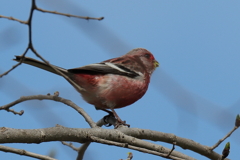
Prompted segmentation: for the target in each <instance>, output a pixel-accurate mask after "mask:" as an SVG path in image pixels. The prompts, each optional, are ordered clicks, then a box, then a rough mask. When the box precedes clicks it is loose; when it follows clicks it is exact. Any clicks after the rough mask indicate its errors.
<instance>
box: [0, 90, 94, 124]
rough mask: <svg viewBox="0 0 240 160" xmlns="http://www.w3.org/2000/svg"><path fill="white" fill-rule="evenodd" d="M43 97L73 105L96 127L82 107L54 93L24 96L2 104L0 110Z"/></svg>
mask: <svg viewBox="0 0 240 160" xmlns="http://www.w3.org/2000/svg"><path fill="white" fill-rule="evenodd" d="M43 99H46V100H54V101H57V102H61V103H64V104H66V105H68V106H70V107H72V108H73V109H75V110H76V111H77V112H78V113H79V114H81V115H82V116H83V117H84V119H85V120H86V122H87V123H88V124H89V125H90V126H91V127H96V124H95V122H94V121H93V120H92V118H91V117H90V116H89V115H88V114H87V113H86V112H85V111H84V110H83V109H82V108H81V107H79V106H77V105H76V104H75V103H73V102H72V101H70V100H68V99H64V98H61V97H58V96H52V95H33V96H22V97H20V98H19V99H17V100H15V101H13V102H11V103H9V104H6V105H4V106H0V110H7V111H10V110H9V108H10V107H12V106H14V105H16V104H18V103H21V102H24V101H28V100H43Z"/></svg>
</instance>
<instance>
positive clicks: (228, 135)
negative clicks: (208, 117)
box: [210, 126, 238, 150]
mask: <svg viewBox="0 0 240 160" xmlns="http://www.w3.org/2000/svg"><path fill="white" fill-rule="evenodd" d="M236 129H238V127H237V126H234V128H233V129H232V130H231V131H230V132H229V133H228V134H227V135H226V136H225V137H223V138H222V139H220V140H219V141H218V142H217V143H216V144H215V145H213V146H212V147H211V148H210V150H214V149H215V148H217V147H218V146H219V145H220V144H221V143H222V142H223V141H224V140H225V139H227V138H228V137H230V136H231V134H232V133H233V132H234V131H235V130H236Z"/></svg>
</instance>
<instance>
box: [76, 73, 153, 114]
mask: <svg viewBox="0 0 240 160" xmlns="http://www.w3.org/2000/svg"><path fill="white" fill-rule="evenodd" d="M83 76H85V77H84V80H83V79H82V77H83ZM86 76H87V78H86ZM74 80H75V82H77V83H78V84H81V87H82V88H84V89H85V90H86V91H83V92H80V93H81V95H82V97H83V99H84V100H85V101H87V102H88V103H90V104H92V105H94V106H95V107H96V108H99V109H111V108H113V109H114V108H122V107H125V106H128V105H130V104H132V103H134V102H136V101H137V100H139V99H140V98H142V96H143V95H144V94H145V93H146V91H147V88H148V83H149V81H148V80H147V82H146V80H145V79H143V78H142V79H133V78H129V77H126V76H121V75H113V74H107V75H94V76H93V75H80V74H79V75H77V76H76V77H75V78H74Z"/></svg>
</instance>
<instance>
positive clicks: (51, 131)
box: [0, 126, 221, 160]
mask: <svg viewBox="0 0 240 160" xmlns="http://www.w3.org/2000/svg"><path fill="white" fill-rule="evenodd" d="M128 130H129V131H128V132H127V131H126V130H125V132H126V133H128V134H129V135H131V132H133V135H134V133H135V135H137V136H136V137H137V138H135V137H131V136H128V135H126V134H124V133H122V132H120V131H118V130H116V129H110V130H108V129H102V128H97V127H96V128H91V129H80V128H66V127H62V126H58V127H53V128H44V129H11V128H4V127H3V128H0V143H41V142H50V141H70V142H79V143H85V142H89V141H92V140H91V138H90V137H91V136H94V137H98V138H100V139H105V140H109V141H113V142H118V143H122V144H127V145H130V146H134V147H138V148H142V149H147V150H151V151H155V152H159V153H163V154H168V153H169V152H170V149H167V148H165V147H163V146H160V145H157V144H153V143H150V142H146V141H143V140H140V139H138V138H141V137H145V139H152V140H154V141H160V139H165V138H166V137H168V139H169V140H168V141H171V140H173V137H172V136H173V134H166V133H165V137H161V136H162V135H163V134H164V133H161V132H156V131H152V132H151V134H149V133H150V132H139V131H147V130H140V129H137V128H135V129H131V128H129V129H128ZM134 130H135V131H134ZM123 132H124V131H123ZM136 133H138V134H136ZM140 133H141V134H140ZM159 134H160V135H159ZM26 137H28V138H26ZM147 137H148V138H147ZM149 137H150V138H149ZM183 140H185V141H184V143H185V142H187V143H190V144H186V146H188V145H189V147H190V146H191V147H193V148H196V146H194V145H198V147H203V148H198V150H197V151H196V152H197V153H200V154H202V153H201V152H199V151H202V150H203V149H205V150H207V151H208V152H209V154H206V153H204V154H205V156H206V157H208V158H210V159H213V160H215V159H218V158H221V155H218V154H217V153H215V152H214V151H210V150H209V149H208V148H207V149H206V148H205V147H204V146H202V145H200V144H197V143H196V142H194V141H192V142H191V140H186V139H183V138H180V137H177V138H174V141H176V142H177V145H179V144H180V145H179V146H181V145H182V143H183ZM164 141H166V139H165V140H164ZM99 143H100V142H99ZM204 154H203V155H204ZM171 156H174V157H178V158H182V159H192V158H191V157H189V156H186V155H184V154H182V153H180V152H177V151H173V152H172V153H171Z"/></svg>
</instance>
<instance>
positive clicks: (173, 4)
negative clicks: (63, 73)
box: [0, 0, 240, 160]
mask: <svg viewBox="0 0 240 160" xmlns="http://www.w3.org/2000/svg"><path fill="white" fill-rule="evenodd" d="M37 5H38V6H39V7H41V8H43V9H48V10H53V11H54V10H57V11H59V12H64V13H70V14H75V15H81V16H92V17H101V16H104V17H105V18H104V20H102V21H94V20H89V21H86V20H82V19H76V18H68V17H63V16H58V15H52V14H48V13H41V12H36V11H35V12H34V18H33V44H34V47H35V48H36V50H37V51H38V53H40V54H41V55H42V56H43V57H44V58H45V59H47V60H48V61H49V62H51V63H52V64H54V65H57V66H61V67H63V68H75V67H79V66H82V65H87V64H90V63H95V62H100V61H103V60H106V59H110V58H113V57H117V56H120V55H123V54H125V53H126V52H128V51H129V50H131V49H133V48H137V47H143V48H146V49H148V50H149V51H151V52H152V53H153V54H154V55H155V58H156V59H157V60H158V61H159V62H160V64H161V65H160V68H157V70H156V72H155V73H154V74H153V76H152V82H151V84H150V87H149V89H148V92H147V93H146V95H145V96H144V97H143V98H142V99H141V100H139V101H138V102H136V103H134V104H133V105H131V106H129V107H126V108H122V109H118V110H117V113H118V114H119V115H120V117H121V118H122V119H123V120H126V121H127V123H129V124H131V127H133V128H135V127H136V128H144V129H152V130H156V131H161V132H166V133H174V134H176V135H177V136H180V137H184V138H189V139H192V140H194V141H196V142H199V143H201V144H203V145H209V146H212V145H213V144H215V143H216V142H217V141H218V140H219V139H220V138H222V137H223V136H224V135H225V134H226V133H228V132H229V131H230V130H231V129H232V128H233V125H234V120H235V117H236V115H237V114H239V113H240V107H239V106H240V81H239V79H240V72H239V68H240V63H239V60H240V32H239V28H240V19H239V15H240V10H239V8H240V2H239V1H223V0H212V1H207V0H202V1H190V0H186V1H176V0H175V1H173V0H172V1H166V0H165V1H164V0H160V1H159V0H158V1H157V0H155V1H141V0H138V1H137V0H132V1H114V2H113V1H106V0H102V1H92V0H89V1H77V0H70V1H64V0H59V1H57V2H56V1H53V0H41V1H37ZM29 8H30V0H29V1H16V0H15V1H14V0H8V1H6V0H5V1H4V0H1V1H0V15H5V16H13V17H15V18H18V19H21V20H27V18H28V14H29ZM27 38H28V35H27V26H25V25H23V24H20V23H18V22H13V21H9V20H6V19H0V54H1V59H0V72H1V73H2V72H3V71H6V70H8V69H9V68H10V67H11V66H12V65H14V64H15V62H14V61H12V60H11V59H13V57H14V55H20V54H22V53H23V52H24V50H25V48H26V46H27V41H28V39H27ZM27 56H29V57H34V58H35V56H34V55H33V54H32V53H31V52H29V53H28V54H27ZM55 91H59V92H60V96H62V97H64V98H67V99H70V100H72V101H73V102H75V103H76V104H78V105H79V106H80V107H82V108H83V109H84V110H85V111H86V112H87V113H88V114H89V115H90V116H91V117H92V118H93V119H94V121H97V120H99V119H100V118H102V117H103V116H104V115H105V113H104V112H102V111H96V110H95V109H94V107H92V106H91V105H89V104H87V103H86V102H84V101H83V100H82V99H81V97H80V96H79V93H77V92H76V91H75V89H74V88H73V87H71V85H70V84H68V82H67V81H66V80H64V79H63V78H61V77H59V76H56V75H53V74H51V73H47V72H45V71H42V70H39V69H37V68H34V67H31V66H28V65H21V66H20V67H18V68H17V69H15V70H14V71H12V72H11V73H10V74H9V75H8V76H5V77H3V78H1V79H0V97H1V98H0V99H1V104H0V105H4V104H7V103H10V102H11V101H14V100H16V99H17V98H19V97H20V96H27V95H37V94H47V93H54V92H55ZM14 109H15V110H22V109H23V110H25V113H24V115H23V116H17V115H13V114H11V113H7V112H5V111H1V112H0V121H1V126H4V127H12V128H25V129H33V128H45V127H53V126H55V125H56V124H60V125H64V126H66V127H75V128H88V125H87V124H86V123H85V121H84V120H83V118H82V117H81V116H80V115H78V114H77V113H76V112H75V111H73V110H72V109H70V108H69V107H67V106H64V105H62V104H60V103H56V102H51V101H29V102H25V103H22V104H19V105H17V106H15V107H14ZM239 133H240V131H239V130H237V131H236V132H234V133H233V135H232V136H231V137H230V138H228V139H227V141H226V142H228V141H230V142H231V153H230V155H229V158H230V159H239V157H240V156H239V154H238V152H239V145H240V138H239V136H237V135H239ZM226 142H225V143H226ZM225 143H224V144H225ZM158 144H161V145H164V146H166V147H169V148H171V145H169V144H163V143H158ZM224 144H222V145H221V146H220V147H219V148H217V149H216V150H215V151H216V152H218V153H221V152H222V148H223V146H224ZM8 146H12V147H16V148H22V149H26V150H28V151H32V152H36V153H39V154H48V152H49V151H50V150H55V151H56V152H57V158H58V159H60V160H65V159H74V158H75V157H76V153H75V152H74V151H72V150H71V149H69V148H67V147H65V146H62V145H61V144H60V143H59V142H55V143H45V144H44V143H43V144H40V145H35V144H32V145H29V144H9V145H8ZM76 146H78V144H76ZM176 150H177V151H182V152H183V153H185V154H188V155H189V156H193V157H194V158H196V159H201V160H203V159H206V158H204V157H202V156H200V155H197V154H195V153H193V152H191V151H185V150H184V151H183V150H182V149H181V148H179V147H176ZM129 151H131V150H129V149H122V148H118V147H114V146H106V145H102V144H96V143H93V144H91V146H90V147H89V149H88V151H87V155H86V156H87V158H86V159H89V160H97V159H99V157H100V158H101V159H121V158H123V159H124V158H126V157H127V152H129ZM132 152H133V155H134V159H138V160H144V159H151V160H155V159H159V158H158V157H156V156H152V155H148V154H144V153H140V152H137V151H132ZM0 155H1V157H2V158H3V159H10V158H11V159H19V160H21V159H24V160H26V159H31V158H27V157H24V156H19V155H14V154H10V153H4V152H0Z"/></svg>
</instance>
